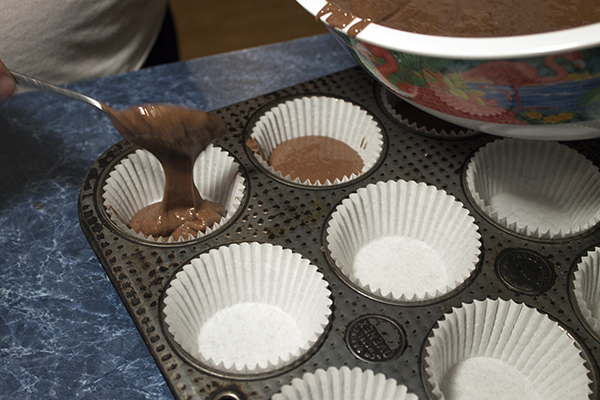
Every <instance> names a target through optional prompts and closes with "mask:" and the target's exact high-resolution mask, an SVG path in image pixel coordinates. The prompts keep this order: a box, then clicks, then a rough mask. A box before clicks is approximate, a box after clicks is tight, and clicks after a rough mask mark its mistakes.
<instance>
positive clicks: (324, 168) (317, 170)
mask: <svg viewBox="0 0 600 400" xmlns="http://www.w3.org/2000/svg"><path fill="white" fill-rule="evenodd" d="M269 165H271V166H272V167H273V168H274V169H275V170H276V171H280V172H281V174H282V175H283V176H286V175H290V178H291V179H292V180H294V179H296V178H300V181H301V182H304V181H306V180H307V179H308V180H310V181H311V182H313V183H315V182H317V181H320V182H321V183H325V182H326V181H327V180H329V181H330V182H333V181H335V179H336V178H338V179H340V180H341V179H342V178H343V177H344V176H350V175H352V174H353V173H355V174H358V173H359V172H360V171H361V170H362V168H363V166H364V163H363V160H362V158H360V155H359V154H358V153H357V152H356V151H355V150H354V149H352V148H351V147H350V146H348V145H347V144H346V143H344V142H342V141H340V140H337V139H333V138H330V137H326V136H304V137H299V138H295V139H290V140H287V141H285V142H283V143H281V144H279V145H278V146H277V147H275V149H273V151H272V152H271V156H270V157H269Z"/></svg>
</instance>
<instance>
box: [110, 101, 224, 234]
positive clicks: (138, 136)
mask: <svg viewBox="0 0 600 400" xmlns="http://www.w3.org/2000/svg"><path fill="white" fill-rule="evenodd" d="M103 106H104V107H106V106H105V105H103ZM107 108H109V107H107ZM109 109H110V108H109ZM110 111H111V112H112V113H113V114H114V117H111V120H112V122H113V124H114V125H115V127H116V128H117V130H118V131H119V133H121V135H122V136H123V137H124V138H125V139H127V140H129V141H130V142H132V143H134V144H137V145H138V146H140V147H142V148H144V149H146V150H148V151H149V152H150V153H152V154H153V155H154V156H156V158H157V159H158V160H159V161H160V163H161V164H162V166H163V168H164V171H165V178H166V183H165V191H164V196H163V200H162V201H161V202H158V203H154V204H151V205H149V206H147V207H145V208H143V209H141V210H140V211H138V212H137V213H136V214H135V215H134V216H133V218H132V219H131V221H130V222H129V226H130V227H131V228H132V229H134V230H135V231H136V232H138V233H139V232H142V233H144V234H146V235H152V236H153V237H155V238H156V237H169V236H173V237H174V238H175V239H178V238H179V237H180V236H183V237H184V238H186V239H187V238H188V235H189V234H191V235H193V236H196V235H197V234H198V232H204V231H205V230H206V228H207V227H211V226H212V225H213V224H215V223H217V222H219V221H220V220H221V217H222V214H223V211H224V208H223V206H222V205H220V204H217V203H214V202H210V201H207V200H204V199H203V198H202V196H200V193H199V192H198V189H197V188H196V185H195V184H194V177H193V167H194V161H195V160H196V158H197V157H198V155H199V154H200V153H201V152H202V151H203V150H204V149H205V148H206V147H207V146H208V145H209V144H210V143H211V142H212V141H213V140H214V139H216V138H218V137H220V136H221V135H223V134H225V132H227V124H226V123H225V121H223V120H222V119H220V118H219V117H217V116H215V115H213V114H209V113H206V112H204V111H202V110H197V109H192V108H187V107H180V106H174V105H169V104H161V103H152V104H143V105H137V106H133V107H130V108H128V109H126V110H123V111H118V110H114V109H110Z"/></svg>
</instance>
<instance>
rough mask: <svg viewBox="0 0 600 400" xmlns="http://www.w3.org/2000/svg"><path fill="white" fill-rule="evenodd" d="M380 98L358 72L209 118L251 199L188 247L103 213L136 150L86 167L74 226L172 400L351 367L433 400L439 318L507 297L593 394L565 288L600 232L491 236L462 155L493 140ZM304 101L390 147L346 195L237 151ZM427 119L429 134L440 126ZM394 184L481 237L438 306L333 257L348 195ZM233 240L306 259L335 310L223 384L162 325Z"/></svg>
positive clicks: (595, 387) (265, 393)
mask: <svg viewBox="0 0 600 400" xmlns="http://www.w3.org/2000/svg"><path fill="white" fill-rule="evenodd" d="M386 93H387V92H386V91H385V90H384V89H382V88H381V87H380V86H379V85H378V84H377V83H375V81H374V80H373V79H372V78H371V77H370V76H369V75H368V74H367V73H365V72H364V71H363V70H362V69H360V68H358V67H357V68H351V69H349V70H345V71H342V72H339V73H336V74H332V75H328V76H325V77H322V78H318V79H315V80H312V81H308V82H305V83H302V84H299V85H296V86H293V87H290V88H287V89H283V90H279V91H276V92H274V93H271V94H268V95H264V96H261V97H258V98H254V99H251V100H247V101H244V102H241V103H238V104H234V105H231V106H228V107H224V108H221V109H218V110H215V111H214V113H215V114H217V115H218V116H220V117H222V118H223V119H224V120H225V121H226V122H227V124H228V126H229V133H228V134H227V135H225V136H224V137H222V138H220V139H218V140H217V141H216V142H215V145H216V146H219V147H221V148H222V149H224V150H225V151H227V152H229V153H230V154H231V155H232V156H233V157H234V158H235V159H236V161H237V162H238V163H239V164H240V167H241V173H242V174H244V177H245V180H246V182H245V185H246V190H245V194H244V198H243V201H242V205H241V206H240V208H239V209H238V211H237V212H236V214H235V215H234V216H233V218H232V219H231V221H229V223H228V224H226V225H225V226H224V227H222V228H221V229H219V230H218V231H216V232H213V233H211V234H208V235H206V236H204V237H202V238H200V239H197V240H193V241H187V242H183V243H174V244H172V243H171V244H165V243H150V242H147V241H144V240H140V239H137V238H134V237H132V236H130V235H128V234H126V233H124V232H122V231H121V230H120V229H119V228H117V227H116V226H115V224H114V223H113V222H111V220H110V218H109V217H108V216H107V214H106V211H105V209H104V207H103V205H102V202H103V200H102V188H103V185H104V182H105V180H106V178H107V176H108V173H109V172H110V171H111V170H112V168H113V167H114V166H115V165H116V164H117V163H118V162H119V161H120V160H121V159H123V158H124V157H126V156H127V155H129V154H130V153H131V152H133V151H135V150H136V147H135V146H133V145H131V144H129V143H128V142H126V141H121V142H119V143H117V144H115V145H114V146H112V147H111V148H109V149H108V150H107V151H106V152H105V153H104V154H103V155H102V156H101V157H100V158H99V159H98V160H97V161H96V162H95V163H94V164H93V165H92V167H91V168H90V170H89V171H88V173H87V176H86V178H85V182H84V184H83V186H82V190H81V194H80V198H79V217H80V222H81V227H82V229H83V232H84V234H85V236H86V237H87V239H88V241H89V243H90V245H91V247H92V248H93V250H94V252H95V253H96V255H97V257H98V259H99V260H100V263H101V264H102V266H103V267H104V269H105V270H106V273H107V275H108V276H109V278H110V280H111V282H112V283H113V285H114V287H115V289H116V290H117V292H118V294H119V296H120V297H121V299H122V300H123V303H124V304H125V306H126V308H127V310H128V311H129V313H130V315H131V318H132V319H133V321H134V322H135V324H136V326H137V328H138V329H139V332H140V334H141V335H142V337H143V339H144V341H145V342H146V344H147V346H148V348H149V350H150V352H151V353H152V356H153V357H154V359H155V360H156V363H157V364H158V367H159V368H160V370H161V372H162V374H163V375H164V377H165V379H166V381H167V383H168V385H169V387H170V389H171V391H172V393H173V395H174V397H175V398H178V399H212V400H217V399H219V400H241V399H247V400H251V399H252V400H258V399H270V398H271V396H273V395H274V394H276V393H278V392H279V391H280V389H281V387H282V386H284V385H287V384H290V383H291V381H292V379H294V378H302V376H303V374H304V373H306V372H314V371H315V370H317V369H319V368H321V369H327V368H328V367H331V366H334V367H337V368H340V367H342V366H344V365H346V366H348V367H350V368H354V367H360V368H362V369H363V370H367V369H371V370H373V372H375V373H383V374H385V375H386V376H387V377H388V378H394V379H396V380H397V381H398V383H399V384H404V385H406V386H407V387H408V391H409V392H412V393H415V394H416V395H417V396H418V397H419V398H420V399H427V398H430V396H431V395H430V389H429V387H428V383H427V381H426V377H425V374H424V366H423V362H422V359H423V353H424V349H425V346H426V342H427V338H428V336H429V335H430V332H431V330H432V328H434V327H435V325H436V322H437V321H438V320H440V319H442V318H443V315H444V313H447V312H449V311H450V310H451V309H452V308H453V307H460V305H461V304H462V303H469V302H472V301H473V300H484V299H486V298H492V299H496V298H502V299H505V300H507V299H513V300H514V301H516V302H518V303H525V304H527V305H529V306H531V307H535V308H536V309H537V310H539V311H540V312H542V313H545V314H547V315H548V316H549V317H550V318H551V319H553V320H556V321H557V322H558V323H559V324H560V325H561V326H562V327H563V328H564V329H566V330H567V332H568V333H569V334H570V335H571V336H572V337H573V338H574V339H575V340H576V342H577V343H578V344H579V345H580V346H581V349H582V355H583V356H584V358H586V360H587V362H586V365H587V367H588V368H589V370H590V375H589V376H590V378H591V380H592V384H591V390H592V393H593V394H592V395H591V396H590V398H592V399H597V398H599V393H600V386H599V379H598V373H599V363H598V361H599V360H600V341H599V338H598V336H597V335H596V334H594V333H593V332H592V331H591V329H590V328H589V327H588V325H587V323H586V322H584V321H583V319H582V317H581V315H580V313H579V311H578V309H577V307H576V306H575V304H574V302H575V299H574V296H572V295H571V291H572V279H573V269H574V268H575V266H576V264H577V262H578V261H579V260H580V259H581V257H582V256H584V255H585V254H586V253H587V252H588V250H591V249H593V248H594V246H597V245H600V229H598V227H595V228H594V229H593V230H592V231H588V232H586V233H585V234H583V235H580V236H577V237H574V238H571V239H569V240H562V241H540V240H533V239H530V238H526V237H521V236H518V235H516V234H514V233H511V232H509V231H507V230H505V229H502V228H500V227H498V226H497V225H496V224H495V223H493V222H492V221H491V220H489V219H488V218H487V217H486V216H485V215H484V214H482V213H481V212H480V211H479V210H478V209H477V207H476V206H474V205H473V203H472V201H471V199H470V198H469V196H468V194H467V192H466V191H465V188H464V182H463V180H464V178H463V174H464V169H465V167H466V165H467V163H468V160H469V158H470V156H471V155H472V154H473V153H474V152H475V151H476V150H477V149H479V148H480V147H481V146H483V145H485V144H486V143H488V142H490V141H492V140H495V139H497V138H496V137H493V136H488V135H467V137H464V138H455V139H453V140H445V139H438V138H436V137H435V136H431V135H427V136H424V135H421V134H419V133H418V131H417V130H413V129H412V128H411V127H410V125H409V126H406V125H404V124H403V122H402V121H401V118H398V117H397V116H396V115H394V114H393V113H390V112H389V109H390V104H389V103H390V102H394V101H400V100H397V99H395V98H394V97H393V96H388V95H387V94H386ZM312 95H325V96H333V97H338V98H341V99H344V100H347V101H351V102H353V103H355V104H358V105H359V106H360V107H362V108H364V109H365V110H366V111H367V112H368V113H369V114H371V115H372V116H373V117H374V119H375V120H376V121H377V123H378V124H379V126H380V127H381V130H382V132H383V135H384V139H385V145H384V149H383V152H382V156H381V158H380V159H379V161H378V163H377V164H376V165H375V167H374V168H373V169H372V170H371V171H370V172H368V173H366V174H364V175H362V176H361V177H359V178H358V179H356V180H353V181H351V182H347V183H345V184H341V185H336V186H328V187H307V186H300V185H296V184H292V183H289V182H286V181H283V180H281V179H278V178H276V177H274V176H272V175H270V174H268V173H267V171H265V170H264V169H263V168H262V167H261V166H260V165H259V164H258V163H257V162H256V161H255V159H254V156H253V154H252V153H251V152H250V150H249V149H248V148H247V147H246V146H245V141H246V140H247V139H248V137H249V131H250V130H251V128H252V126H253V123H254V122H255V121H256V119H257V118H258V117H260V116H261V115H262V114H263V113H264V112H266V111H267V110H269V109H270V108H272V107H273V106H274V105H276V104H278V103H280V102H283V101H286V100H288V99H289V98H293V97H297V96H312ZM426 123H428V124H431V125H435V119H430V120H428V121H426ZM433 129H435V128H433ZM428 131H431V128H428ZM567 145H569V146H570V147H573V148H575V149H576V150H577V151H579V152H580V153H582V154H583V155H584V156H586V157H587V158H588V159H590V160H592V162H593V163H594V164H595V165H596V166H598V165H599V159H598V156H597V155H596V154H594V153H593V152H591V151H590V150H589V149H588V148H587V147H586V146H585V145H584V144H583V143H581V142H569V143H567ZM398 179H403V180H415V181H417V182H425V183H428V184H430V185H434V186H436V187H437V188H438V189H443V190H445V191H446V192H447V193H449V194H451V195H453V196H454V197H456V198H457V199H458V200H459V201H461V202H462V203H463V204H464V206H465V207H466V208H467V209H468V210H469V212H470V213H471V215H472V216H474V218H475V220H476V224H477V225H478V227H479V233H480V234H481V236H482V237H481V243H482V246H481V255H480V260H479V263H478V265H477V269H476V271H475V272H474V273H473V275H472V277H471V278H470V279H469V280H468V281H467V282H465V283H464V284H463V285H462V286H460V287H459V288H458V289H457V290H454V291H453V292H451V293H450V294H449V295H446V296H445V297H442V298H440V299H438V300H436V301H429V302H424V303H420V304H398V303H394V302H391V301H384V300H380V299H377V298H375V297H374V296H372V295H370V294H368V293H366V292H364V291H362V290H361V289H360V288H358V287H357V286H355V285H354V284H353V283H351V282H350V281H349V280H348V279H347V278H346V277H345V276H343V275H341V274H340V273H339V271H338V270H337V268H336V267H335V265H334V263H333V261H332V259H331V257H330V254H329V251H328V249H327V243H326V240H325V231H326V228H327V225H328V220H329V219H330V216H331V214H332V212H333V210H334V209H335V207H336V206H337V205H338V204H339V203H340V202H341V201H342V200H343V199H344V198H346V197H347V196H348V195H350V194H351V193H353V192H355V191H356V190H357V189H359V188H361V187H365V186H367V185H368V184H371V183H376V182H378V181H387V180H398ZM241 242H263V243H272V244H276V245H280V246H282V247H284V248H289V249H291V250H293V251H295V252H297V253H299V254H301V255H302V256H304V257H305V258H307V259H308V260H310V261H311V262H312V263H313V264H314V265H316V266H317V267H318V269H319V270H320V271H321V272H322V273H323V275H324V277H325V279H326V280H327V282H328V283H329V289H330V290H331V297H332V300H333V306H332V310H333V313H332V316H331V318H330V322H329V326H328V327H327V329H326V331H325V333H324V335H323V336H322V337H321V340H320V341H319V342H318V343H317V344H316V345H315V346H314V347H313V348H312V349H311V350H310V351H309V352H308V353H307V354H306V355H305V356H303V357H302V358H300V359H299V360H297V361H296V362H294V363H293V364H291V365H289V366H287V367H285V368H283V369H281V370H278V371H275V372H273V373H267V374H263V375H256V376H244V375H238V376H231V375H227V374H223V373H220V372H218V371H214V370H211V369H209V368H207V367H205V366H203V365H201V364H199V363H198V362H197V361H196V360H194V359H193V358H192V357H191V356H190V355H188V354H187V353H186V352H185V351H183V350H182V349H181V348H180V346H179V345H178V344H177V343H175V341H174V340H173V337H172V335H171V334H170V333H169V332H168V330H167V327H166V325H165V323H164V319H163V297H164V293H165V291H166V289H167V288H168V286H169V283H170V280H171V279H172V278H173V277H174V275H175V274H176V273H177V272H178V271H179V270H180V269H181V268H182V267H183V266H184V265H185V264H186V263H188V261H189V260H190V259H192V258H195V257H197V256H198V255H199V254H201V253H203V252H207V251H208V250H209V249H211V248H215V247H218V246H223V245H227V244H231V243H241Z"/></svg>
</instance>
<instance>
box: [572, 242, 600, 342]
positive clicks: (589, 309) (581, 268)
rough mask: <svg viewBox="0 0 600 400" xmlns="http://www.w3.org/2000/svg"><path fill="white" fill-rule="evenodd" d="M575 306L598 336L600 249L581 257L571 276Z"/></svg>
mask: <svg viewBox="0 0 600 400" xmlns="http://www.w3.org/2000/svg"><path fill="white" fill-rule="evenodd" d="M573 275H574V276H573V295H574V296H575V305H576V306H577V308H579V311H580V312H581V315H582V316H583V318H584V319H585V321H586V322H587V323H588V325H589V326H590V328H591V329H592V331H594V332H595V333H596V335H600V247H596V248H595V249H594V250H591V251H589V252H588V253H587V255H586V256H584V257H582V259H581V261H580V262H579V263H578V264H577V267H576V268H575V272H574V274H573Z"/></svg>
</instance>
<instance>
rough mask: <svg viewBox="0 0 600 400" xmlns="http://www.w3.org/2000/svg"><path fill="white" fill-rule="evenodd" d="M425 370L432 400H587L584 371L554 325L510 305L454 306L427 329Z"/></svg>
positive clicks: (526, 309)
mask: <svg viewBox="0 0 600 400" xmlns="http://www.w3.org/2000/svg"><path fill="white" fill-rule="evenodd" d="M424 361H425V371H426V374H427V379H428V381H429V383H430V385H431V388H432V393H433V395H434V396H435V398H436V399H438V400H443V399H446V400H453V399H461V400H469V399H481V398H482V397H485V398H493V399H544V400H559V399H560V400H565V399H587V398H588V396H589V395H590V393H591V389H590V387H589V385H590V384H591V383H592V382H591V379H590V378H589V377H588V373H589V372H590V371H589V370H588V369H587V368H586V366H585V360H584V358H583V357H582V355H581V351H580V349H579V347H578V345H577V344H576V343H575V341H574V340H573V338H572V337H571V336H570V335H569V334H568V333H567V332H566V331H565V330H564V329H563V328H562V327H560V326H559V325H558V324H557V323H556V322H554V321H551V320H550V318H548V317H547V316H546V315H543V314H541V313H540V312H538V311H537V310H535V309H533V308H529V307H527V306H525V305H523V304H517V303H515V302H514V301H512V300H511V301H505V300H489V299H488V300H485V301H474V302H473V303H469V304H463V305H462V307H460V308H454V309H453V310H452V312H451V313H449V314H446V315H445V319H443V320H441V321H439V323H438V326H437V327H436V328H434V329H433V331H432V333H431V336H430V338H429V340H428V343H427V345H426V348H425V357H424Z"/></svg>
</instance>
